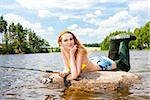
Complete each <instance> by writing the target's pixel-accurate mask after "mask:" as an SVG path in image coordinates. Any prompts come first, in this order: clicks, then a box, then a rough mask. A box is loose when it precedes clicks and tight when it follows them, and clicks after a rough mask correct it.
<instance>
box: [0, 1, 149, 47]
mask: <svg viewBox="0 0 150 100" xmlns="http://www.w3.org/2000/svg"><path fill="white" fill-rule="evenodd" d="M149 5H150V0H0V16H3V17H4V20H6V21H7V22H8V25H9V24H10V23H12V22H14V23H15V24H17V23H20V24H21V25H22V26H23V27H24V28H28V29H31V30H34V31H35V32H36V33H37V35H38V36H40V37H41V38H44V39H46V40H47V41H48V42H49V44H50V45H51V46H54V47H57V46H58V45H57V37H58V34H59V33H60V32H62V31H64V30H69V31H72V32H74V33H75V35H76V36H77V38H78V39H79V40H80V41H81V43H100V42H102V41H103V39H104V38H105V37H106V36H107V35H109V34H110V33H112V32H115V31H116V30H117V31H127V30H129V29H130V31H133V30H134V29H135V28H137V27H138V28H140V27H142V26H144V25H145V23H146V22H148V21H150V13H149V12H150V6H149Z"/></svg>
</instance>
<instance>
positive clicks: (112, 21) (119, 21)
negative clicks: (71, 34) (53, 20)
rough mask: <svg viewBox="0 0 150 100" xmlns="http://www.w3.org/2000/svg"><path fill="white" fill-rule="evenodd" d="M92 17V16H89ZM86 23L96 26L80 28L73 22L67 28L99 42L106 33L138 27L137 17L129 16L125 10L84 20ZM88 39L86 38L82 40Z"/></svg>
mask: <svg viewBox="0 0 150 100" xmlns="http://www.w3.org/2000/svg"><path fill="white" fill-rule="evenodd" d="M91 17H93V16H91ZM85 21H86V22H87V23H90V24H94V25H95V26H97V28H88V27H87V28H82V27H81V26H79V25H77V24H73V25H71V26H69V27H68V28H69V29H70V30H73V31H75V32H76V33H77V34H78V36H80V35H81V36H83V35H84V36H86V37H89V38H95V39H94V40H93V41H97V42H101V41H102V40H103V39H104V38H105V37H106V36H107V35H108V34H110V33H111V32H114V31H116V30H118V31H119V30H120V31H127V30H128V29H130V30H131V31H133V29H134V28H136V27H139V26H140V25H139V19H138V17H134V16H131V15H130V14H129V13H128V12H127V11H120V12H117V13H116V14H114V15H113V16H110V17H109V18H107V19H104V20H98V19H93V22H92V23H91V20H85ZM84 41H88V40H84Z"/></svg>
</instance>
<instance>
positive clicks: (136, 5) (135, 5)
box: [129, 0, 150, 13]
mask: <svg viewBox="0 0 150 100" xmlns="http://www.w3.org/2000/svg"><path fill="white" fill-rule="evenodd" d="M149 4H150V1H149V0H141V1H137V2H132V3H130V4H129V9H130V11H133V12H134V11H136V12H139V11H140V12H141V11H144V12H147V13H148V10H150V6H149Z"/></svg>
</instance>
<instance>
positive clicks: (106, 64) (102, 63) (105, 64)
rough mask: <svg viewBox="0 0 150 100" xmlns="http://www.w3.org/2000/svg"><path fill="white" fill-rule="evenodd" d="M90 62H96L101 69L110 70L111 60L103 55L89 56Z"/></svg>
mask: <svg viewBox="0 0 150 100" xmlns="http://www.w3.org/2000/svg"><path fill="white" fill-rule="evenodd" d="M90 60H91V62H93V63H96V64H98V65H99V67H100V68H101V69H102V70H112V63H113V60H111V59H109V58H108V57H105V56H96V57H92V58H90Z"/></svg>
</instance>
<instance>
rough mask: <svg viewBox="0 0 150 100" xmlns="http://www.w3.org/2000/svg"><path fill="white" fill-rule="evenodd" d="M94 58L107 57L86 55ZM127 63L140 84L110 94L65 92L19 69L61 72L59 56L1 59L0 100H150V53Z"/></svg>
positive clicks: (34, 73)
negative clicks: (137, 76)
mask: <svg viewBox="0 0 150 100" xmlns="http://www.w3.org/2000/svg"><path fill="white" fill-rule="evenodd" d="M94 55H105V56H107V51H100V52H91V53H90V54H89V56H94ZM130 62H131V66H132V67H131V70H130V72H131V73H137V74H139V75H141V76H142V79H141V83H138V84H135V85H133V86H132V87H130V88H128V87H127V88H124V89H120V90H116V91H109V92H108V91H103V92H99V93H91V92H86V91H72V92H67V90H66V91H63V90H62V89H59V88H55V89H54V88H50V87H47V86H46V85H44V84H42V83H40V82H39V77H40V76H41V75H42V74H45V73H44V72H40V71H34V70H23V69H19V68H30V69H31V68H32V69H40V70H52V71H62V70H63V67H62V66H63V63H62V59H61V56H60V53H44V54H20V55H0V66H1V67H0V100H10V99H11V100H54V99H56V100H93V99H94V100H135V99H136V100H150V51H149V50H144V51H130ZM6 67H15V68H6Z"/></svg>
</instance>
